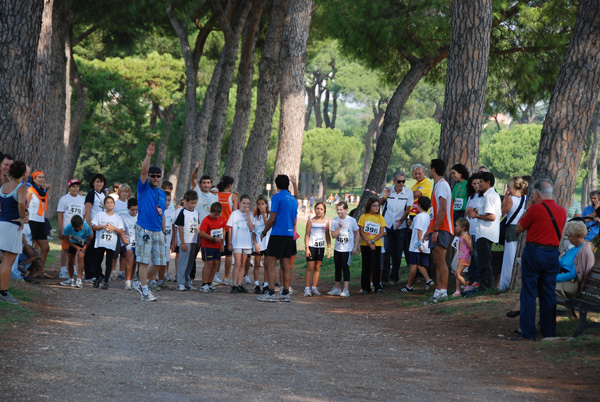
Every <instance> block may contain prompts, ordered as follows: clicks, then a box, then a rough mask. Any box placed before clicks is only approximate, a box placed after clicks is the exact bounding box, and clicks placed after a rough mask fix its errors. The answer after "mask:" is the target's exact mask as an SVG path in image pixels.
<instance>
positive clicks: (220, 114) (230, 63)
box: [205, 1, 252, 178]
mask: <svg viewBox="0 0 600 402" xmlns="http://www.w3.org/2000/svg"><path fill="white" fill-rule="evenodd" d="M251 6H252V1H246V2H241V3H240V4H239V5H238V6H237V7H236V9H235V12H234V17H233V20H232V22H231V28H230V31H231V32H229V33H228V34H227V35H225V46H224V47H223V52H224V58H223V67H222V71H221V77H220V78H219V87H218V90H217V93H216V96H215V106H214V109H213V113H212V119H211V120H210V126H209V129H208V143H207V147H206V149H207V150H210V152H207V153H206V169H205V172H206V174H207V175H209V176H210V177H214V178H217V177H219V176H220V175H221V149H222V147H223V134H224V133H225V120H226V119H227V108H228V107H229V91H230V90H231V84H232V82H233V73H234V71H235V62H236V60H237V55H238V49H239V46H240V36H241V35H242V30H243V28H244V26H245V25H246V19H247V18H248V12H249V11H250V7H251Z"/></svg>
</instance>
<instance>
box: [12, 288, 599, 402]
mask: <svg viewBox="0 0 600 402" xmlns="http://www.w3.org/2000/svg"><path fill="white" fill-rule="evenodd" d="M57 282H58V281H46V282H44V285H43V286H42V287H40V288H38V289H39V293H40V296H39V300H37V303H36V304H35V305H34V306H33V307H34V308H35V309H36V310H38V311H39V314H37V315H36V317H35V318H34V320H33V321H32V322H29V323H25V324H18V325H17V326H16V328H15V330H14V331H6V332H5V333H3V334H0V335H4V336H2V338H0V356H1V358H0V379H1V381H0V400H3V401H9V400H10V401H12V400H32V401H37V400H46V399H47V400H66V401H78V400H103V401H106V400H128V401H149V400H150V401H155V400H156V401H158V400H160V401H193V400H232V399H236V400H265V399H274V400H290V401H330V400H331V401H342V400H343V401H360V400H409V399H410V400H435V401H439V400H473V401H475V400H482V399H485V400H490V401H496V400H497V401H504V400H545V401H546V400H572V399H578V400H582V399H585V398H583V397H582V393H581V392H580V390H581V389H586V388H585V386H584V385H585V382H586V381H587V380H586V379H583V380H581V379H577V380H576V381H575V382H571V383H565V384H563V385H564V386H563V387H561V384H560V383H561V381H560V379H561V376H562V375H561V373H560V371H559V370H558V369H557V368H552V364H549V367H548V370H550V372H551V373H555V374H554V375H548V373H547V371H548V370H546V372H545V371H544V368H543V366H544V365H548V363H547V362H545V363H544V360H540V358H539V356H537V357H536V356H534V357H532V358H524V360H521V355H522V354H530V352H531V351H532V350H533V349H532V348H531V347H530V346H529V345H524V344H523V343H518V344H517V345H514V343H510V342H508V341H505V340H498V338H497V336H496V337H494V335H489V333H485V334H479V335H477V334H474V335H473V336H475V337H476V339H475V340H473V339H469V338H468V336H466V335H465V333H464V331H460V330H458V331H455V330H452V329H451V327H450V326H446V324H441V322H440V318H439V316H438V317H435V316H433V315H432V314H430V313H429V310H428V309H429V308H428V307H427V308H419V309H418V311H421V313H420V314H418V313H415V309H414V308H413V309H402V308H398V305H399V304H398V301H397V300H396V299H392V298H390V297H388V298H378V296H375V295H374V296H366V297H360V296H352V297H351V298H349V299H342V298H339V297H330V296H322V297H318V298H310V299H309V298H306V299H305V298H304V297H302V296H295V297H294V298H293V302H292V303H282V302H278V303H263V302H259V301H257V300H256V297H255V295H253V294H234V295H231V294H229V293H228V291H227V290H228V288H226V287H221V291H220V292H218V293H211V294H204V293H200V292H175V291H169V290H164V291H161V292H157V293H156V295H157V297H158V298H159V301H158V302H156V303H144V302H141V301H140V300H139V295H138V293H137V292H135V291H124V290H122V284H123V282H122V281H118V282H113V286H112V287H111V288H110V289H109V290H99V289H92V288H91V285H87V286H86V287H85V288H84V289H71V288H61V287H59V286H57V285H56V283H57ZM296 285H297V288H298V289H300V282H299V281H297V282H296ZM379 296H381V295H379ZM436 320H437V321H436ZM509 343H510V345H507V344H509ZM497 345H500V347H501V349H502V348H503V349H504V350H497V349H496V346H497ZM466 350H470V352H469V353H462V351H466ZM459 351H460V352H459ZM536 370H537V371H536ZM539 370H542V372H539ZM577 381H579V382H577ZM577 384H579V387H578V386H577ZM594 386H595V385H594ZM596 390H597V388H596ZM583 395H585V394H583Z"/></svg>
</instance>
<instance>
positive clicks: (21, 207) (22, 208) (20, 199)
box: [17, 186, 31, 229]
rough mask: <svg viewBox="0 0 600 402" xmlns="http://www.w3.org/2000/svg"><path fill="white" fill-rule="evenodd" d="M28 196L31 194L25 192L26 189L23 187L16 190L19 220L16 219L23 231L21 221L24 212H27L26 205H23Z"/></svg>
mask: <svg viewBox="0 0 600 402" xmlns="http://www.w3.org/2000/svg"><path fill="white" fill-rule="evenodd" d="M30 194H31V193H28V192H27V189H26V188H25V186H21V187H19V189H18V190H17V199H18V201H17V202H18V203H19V219H18V221H19V222H20V223H21V229H23V219H24V218H25V211H26V210H27V204H26V203H25V200H26V199H27V198H29V195H30Z"/></svg>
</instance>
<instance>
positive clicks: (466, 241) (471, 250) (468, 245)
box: [465, 236, 473, 253]
mask: <svg viewBox="0 0 600 402" xmlns="http://www.w3.org/2000/svg"><path fill="white" fill-rule="evenodd" d="M465 243H467V247H468V248H469V251H470V252H471V253H473V242H472V241H471V236H466V237H465Z"/></svg>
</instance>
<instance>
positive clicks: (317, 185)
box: [312, 172, 322, 198]
mask: <svg viewBox="0 0 600 402" xmlns="http://www.w3.org/2000/svg"><path fill="white" fill-rule="evenodd" d="M312 175H313V179H312V182H313V191H312V192H313V194H314V195H315V198H322V197H321V196H320V195H321V194H320V193H319V188H320V178H319V173H316V172H314V173H313V174H312Z"/></svg>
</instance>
